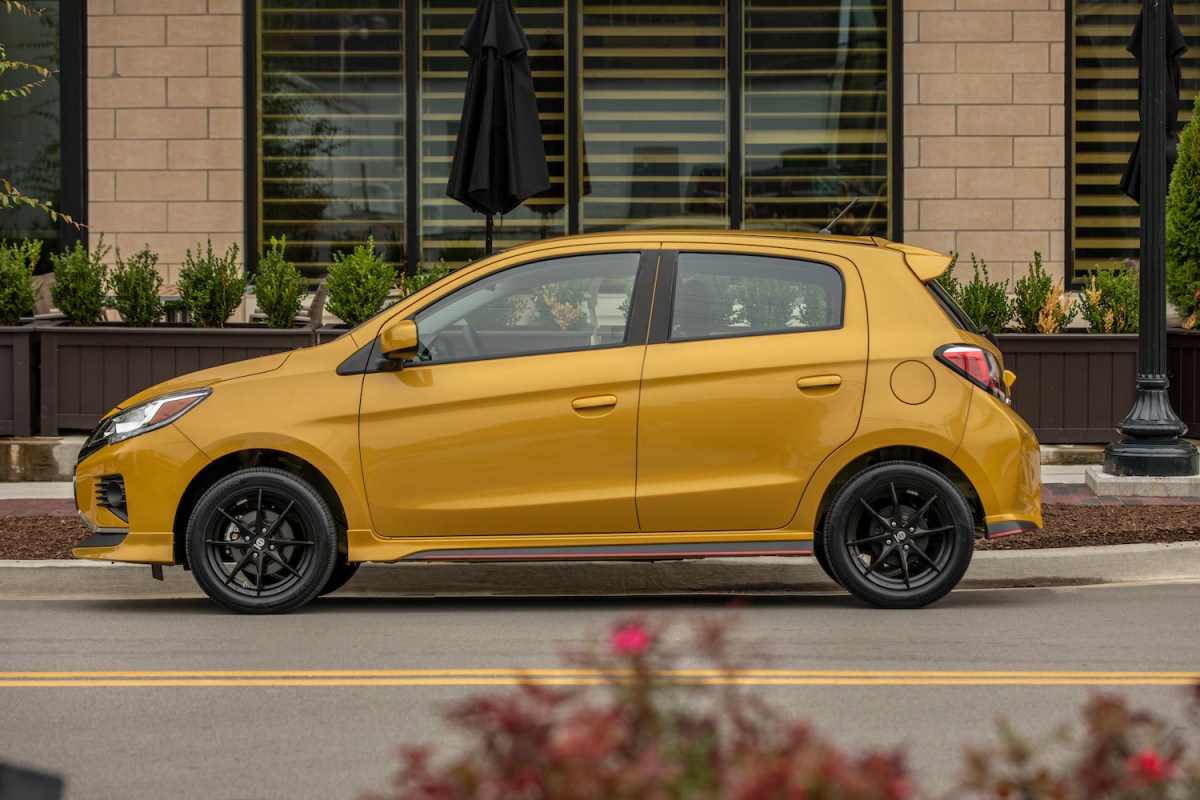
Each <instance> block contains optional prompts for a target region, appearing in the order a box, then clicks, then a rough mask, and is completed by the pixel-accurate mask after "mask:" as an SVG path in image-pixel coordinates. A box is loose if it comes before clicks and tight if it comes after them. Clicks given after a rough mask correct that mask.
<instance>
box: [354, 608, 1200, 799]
mask: <svg viewBox="0 0 1200 800" xmlns="http://www.w3.org/2000/svg"><path fill="white" fill-rule="evenodd" d="M667 641H668V639H667V637H666V636H664V629H654V628H650V627H647V625H645V624H644V623H643V622H642V621H640V620H631V621H626V622H623V623H621V624H620V625H618V626H617V627H616V628H615V629H614V631H613V633H612V634H611V636H610V637H609V639H608V645H609V650H608V652H606V653H598V654H597V653H592V654H590V655H586V656H583V657H579V658H576V659H575V660H576V661H577V662H578V663H579V664H580V670H579V672H578V673H577V675H576V676H577V678H578V679H579V681H580V685H574V686H570V687H568V688H551V687H547V686H544V685H539V684H538V683H537V682H536V681H535V680H533V679H530V680H527V681H525V682H524V683H522V684H521V685H520V686H519V687H518V688H517V689H515V690H503V691H498V692H492V693H488V694H483V695H479V696H476V697H473V698H470V699H468V700H466V701H464V702H462V703H460V704H459V705H458V706H457V707H455V708H454V710H453V711H452V712H451V713H450V715H449V719H450V721H451V722H453V723H454V724H455V725H456V726H457V727H459V728H460V729H462V730H463V731H466V732H467V733H468V735H469V737H470V738H471V739H472V740H473V744H471V745H469V746H468V748H467V749H466V750H465V751H464V752H463V753H461V754H460V755H458V756H456V757H453V758H450V759H437V758H435V755H434V752H433V750H432V748H430V747H407V748H404V749H402V750H401V751H400V761H401V764H400V768H399V770H398V772H397V774H396V777H395V780H394V785H393V788H392V790H391V791H390V792H389V793H388V794H386V795H380V796H372V798H371V800H560V799H561V800H677V799H682V798H689V800H691V799H694V800H775V799H776V798H778V800H908V799H909V798H915V797H917V796H919V795H918V792H917V789H916V787H914V785H913V784H912V782H911V780H910V778H909V775H908V771H907V768H906V766H905V763H904V757H903V755H902V753H901V752H900V751H898V750H895V751H884V752H874V751H868V752H866V753H863V754H861V755H851V754H847V753H845V752H843V751H842V750H841V749H839V748H838V747H836V746H835V745H834V744H832V743H830V742H829V741H827V740H825V739H823V738H822V737H820V736H819V735H817V734H816V733H814V732H813V731H812V729H811V728H809V727H808V726H807V725H804V724H802V723H798V722H795V721H789V720H786V719H783V718H781V717H780V716H779V715H777V714H776V713H774V712H772V711H771V710H770V709H768V708H767V707H766V706H764V705H763V704H762V703H760V702H757V701H756V700H755V699H754V698H753V697H752V696H750V695H748V694H747V693H746V692H744V691H742V690H741V689H739V687H738V685H737V682H736V680H735V679H736V677H737V673H738V670H737V669H734V668H732V667H731V666H730V663H731V662H730V659H729V658H728V655H727V651H726V646H727V638H726V626H725V625H724V624H722V623H716V624H710V625H706V626H701V627H700V628H698V630H697V636H696V641H695V645H694V647H695V653H696V654H698V655H699V656H701V657H702V658H703V660H704V661H705V662H706V663H707V664H708V665H710V666H707V667H705V668H703V669H696V668H689V669H680V668H679V667H678V666H677V665H678V664H680V663H682V659H683V656H684V655H685V653H682V652H672V651H671V650H670V648H669V647H668V646H667V645H666V642H667ZM689 661H694V657H693V658H692V659H689ZM597 687H599V688H597ZM1194 695H1195V697H1194V699H1196V700H1197V701H1198V702H1197V706H1198V707H1200V686H1197V687H1196V689H1195V690H1194ZM1083 719H1084V721H1085V726H1086V733H1085V735H1084V737H1083V738H1082V739H1080V740H1079V741H1072V740H1069V739H1066V738H1065V737H1060V738H1059V739H1058V740H1057V745H1058V750H1057V751H1056V750H1055V748H1053V747H1047V746H1046V743H1039V744H1033V743H1030V742H1028V741H1026V740H1024V739H1022V738H1021V737H1020V736H1018V735H1017V734H1015V733H1014V732H1013V731H1012V730H1011V728H1009V727H1008V726H1006V725H1004V724H1002V725H1001V729H1000V733H1001V738H1002V746H1001V747H1000V748H996V747H992V748H990V749H987V750H984V749H971V750H968V751H967V753H966V756H965V763H964V768H963V769H964V774H965V778H964V779H963V782H962V784H961V786H960V787H959V789H958V790H956V792H955V793H954V794H953V797H954V798H956V799H957V798H996V799H997V800H999V799H1001V798H1014V799H1015V798H1021V799H1022V800H1175V799H1176V798H1179V799H1180V800H1182V799H1183V798H1200V762H1197V761H1196V760H1194V759H1193V760H1190V761H1189V760H1187V759H1186V753H1185V743H1184V741H1183V739H1182V738H1181V736H1180V735H1179V734H1178V733H1176V732H1174V731H1173V730H1172V728H1171V726H1170V725H1168V724H1167V723H1166V722H1164V721H1162V720H1160V719H1158V718H1156V717H1154V716H1153V715H1152V714H1149V713H1147V712H1141V711H1134V710H1131V709H1129V708H1128V707H1127V706H1126V704H1125V703H1124V701H1123V700H1121V699H1119V698H1116V697H1111V696H1105V695H1097V696H1095V697H1094V698H1093V699H1092V700H1091V702H1090V703H1089V704H1088V705H1087V706H1086V707H1085V708H1084V710H1083Z"/></svg>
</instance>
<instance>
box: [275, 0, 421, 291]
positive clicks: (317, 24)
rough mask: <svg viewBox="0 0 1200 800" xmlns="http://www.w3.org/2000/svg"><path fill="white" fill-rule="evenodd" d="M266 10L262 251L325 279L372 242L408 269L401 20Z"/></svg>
mask: <svg viewBox="0 0 1200 800" xmlns="http://www.w3.org/2000/svg"><path fill="white" fill-rule="evenodd" d="M339 5H345V4H339V3H337V2H335V0H262V9H261V14H260V21H261V26H260V30H261V34H260V36H261V44H260V49H259V57H260V67H261V81H260V84H259V91H260V96H259V97H260V104H261V105H260V107H261V117H260V128H259V131H260V133H259V158H260V165H261V167H260V169H261V171H260V175H261V181H262V194H261V196H260V203H261V205H260V216H259V219H260V225H261V237H260V242H265V241H267V240H269V239H270V238H271V237H272V236H283V235H286V236H287V241H288V250H287V254H288V256H289V257H290V258H291V259H293V260H294V261H295V262H296V263H297V265H298V266H300V267H301V268H302V269H305V270H306V271H308V272H309V273H310V274H321V273H323V272H324V269H325V267H326V266H327V265H328V263H329V261H330V260H331V256H332V253H334V252H337V251H343V252H349V251H350V250H352V249H353V248H354V246H355V245H357V244H360V243H363V242H365V241H366V239H367V237H368V236H370V235H373V236H374V237H375V242H376V244H377V245H378V246H380V247H383V248H385V249H386V255H385V258H387V259H388V260H389V261H392V262H403V260H404V117H403V111H404V81H403V66H404V59H403V41H404V37H403V30H402V22H403V15H402V13H401V10H400V8H399V7H398V6H397V4H396V3H395V2H388V0H362V1H361V2H356V3H354V4H353V6H354V7H353V8H346V9H341V8H339Z"/></svg>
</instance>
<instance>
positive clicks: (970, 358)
mask: <svg viewBox="0 0 1200 800" xmlns="http://www.w3.org/2000/svg"><path fill="white" fill-rule="evenodd" d="M934 355H935V356H937V359H938V361H941V362H942V363H943V364H945V365H946V366H948V367H950V369H952V370H954V371H955V372H957V373H959V374H960V375H962V376H963V377H964V378H966V379H967V380H969V381H970V382H971V383H973V384H975V385H976V386H978V387H979V388H981V389H984V390H985V391H988V392H991V393H992V394H994V395H995V396H996V397H998V398H1000V399H1001V400H1003V401H1004V402H1006V403H1007V402H1009V399H1008V387H1007V386H1005V384H1004V375H1003V373H1002V372H1001V370H1000V362H999V361H997V360H996V356H995V355H993V354H992V352H991V351H990V350H985V349H983V348H982V347H975V346H973V345H969V344H948V345H946V346H945V347H940V348H938V351H937V352H936V353H934Z"/></svg>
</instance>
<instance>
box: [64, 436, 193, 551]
mask: <svg viewBox="0 0 1200 800" xmlns="http://www.w3.org/2000/svg"><path fill="white" fill-rule="evenodd" d="M208 463H209V460H208V459H207V458H206V457H205V456H204V454H203V453H201V452H200V451H199V450H198V449H197V448H196V447H195V445H193V444H192V443H191V442H190V441H189V440H188V439H187V438H186V437H185V436H184V435H183V434H182V433H180V432H179V431H178V430H177V429H176V428H175V426H174V425H168V426H166V427H165V428H160V429H159V430H156V431H152V432H150V433H147V434H143V435H142V436H135V437H134V438H132V439H127V440H125V441H123V442H117V443H116V444H112V445H108V446H107V447H102V448H100V449H99V450H97V451H95V452H93V453H92V454H90V455H88V456H87V457H86V458H84V459H83V460H82V461H81V462H79V464H78V465H76V467H75V506H76V508H78V509H79V515H80V516H81V517H83V519H84V521H85V522H86V523H87V524H88V525H89V526H91V528H92V530H94V531H95V532H96V533H95V535H94V536H92V537H90V538H88V539H85V540H84V541H82V542H80V543H79V544H78V545H77V546H76V547H75V548H74V550H72V553H73V554H74V555H75V557H76V558H91V559H100V560H104V561H126V562H130V563H135V564H174V563H176V557H175V549H176V548H175V515H176V511H177V509H178V508H179V502H180V500H181V498H182V497H183V495H184V493H185V492H186V490H187V487H188V484H189V483H190V482H191V480H192V479H193V478H194V477H195V475H196V474H197V473H198V472H200V470H201V469H203V468H204V467H205V466H206V465H207V464H208ZM113 475H119V476H121V477H123V478H124V481H125V490H126V498H127V509H128V511H127V516H128V517H129V521H128V522H126V521H125V520H122V519H121V518H120V517H119V516H117V514H115V513H113V511H112V510H111V509H110V508H108V507H106V506H105V505H103V504H102V502H101V499H100V498H99V497H98V493H97V487H98V486H99V485H100V484H101V483H102V481H103V480H104V479H106V478H109V477H111V476H113Z"/></svg>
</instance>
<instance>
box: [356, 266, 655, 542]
mask: <svg viewBox="0 0 1200 800" xmlns="http://www.w3.org/2000/svg"><path fill="white" fill-rule="evenodd" d="M640 255H641V254H640V253H637V252H623V253H592V254H586V255H575V256H567V257H560V258H554V259H549V260H544V261H539V262H536V263H529V264H523V265H520V266H517V267H512V268H508V269H505V270H503V271H501V272H496V273H493V274H491V275H488V276H485V277H484V278H481V279H480V280H478V281H475V282H474V283H471V284H469V285H467V286H465V287H462V288H459V289H458V290H456V291H455V292H453V293H452V294H450V295H447V296H446V297H443V298H441V299H440V300H437V301H435V302H434V303H432V304H431V305H429V306H427V307H426V308H424V309H423V310H421V311H420V312H418V313H417V314H416V315H415V316H414V317H413V318H414V319H415V320H416V322H417V327H418V331H419V335H420V345H419V349H418V359H417V360H415V361H413V362H411V363H408V364H406V365H405V366H404V368H403V369H401V370H397V371H391V372H380V373H376V374H370V375H367V376H366V379H365V381H364V384H363V397H362V410H361V423H360V424H361V428H360V441H361V449H362V463H363V472H364V479H365V483H366V487H367V499H368V502H369V503H370V508H371V516H372V520H373V522H374V526H375V530H376V533H378V534H380V535H382V536H438V535H442V536H458V535H489V534H490V535H505V534H556V533H564V534H572V533H608V532H629V531H636V530H637V516H636V510H635V506H634V473H635V469H636V460H635V448H636V436H637V409H638V392H639V381H640V377H641V369H642V360H643V357H644V354H645V347H644V341H645V339H644V333H643V335H642V341H641V342H638V343H636V344H630V343H628V341H629V340H628V338H627V337H628V334H629V333H630V329H631V326H630V325H629V324H627V318H628V317H629V314H630V310H631V308H632V307H633V305H634V303H633V299H632V295H633V287H634V284H635V279H636V276H637V273H638V263H639V258H640ZM650 264H651V266H653V261H651V262H650ZM651 277H652V276H651ZM633 338H634V339H636V336H634V337H633Z"/></svg>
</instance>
